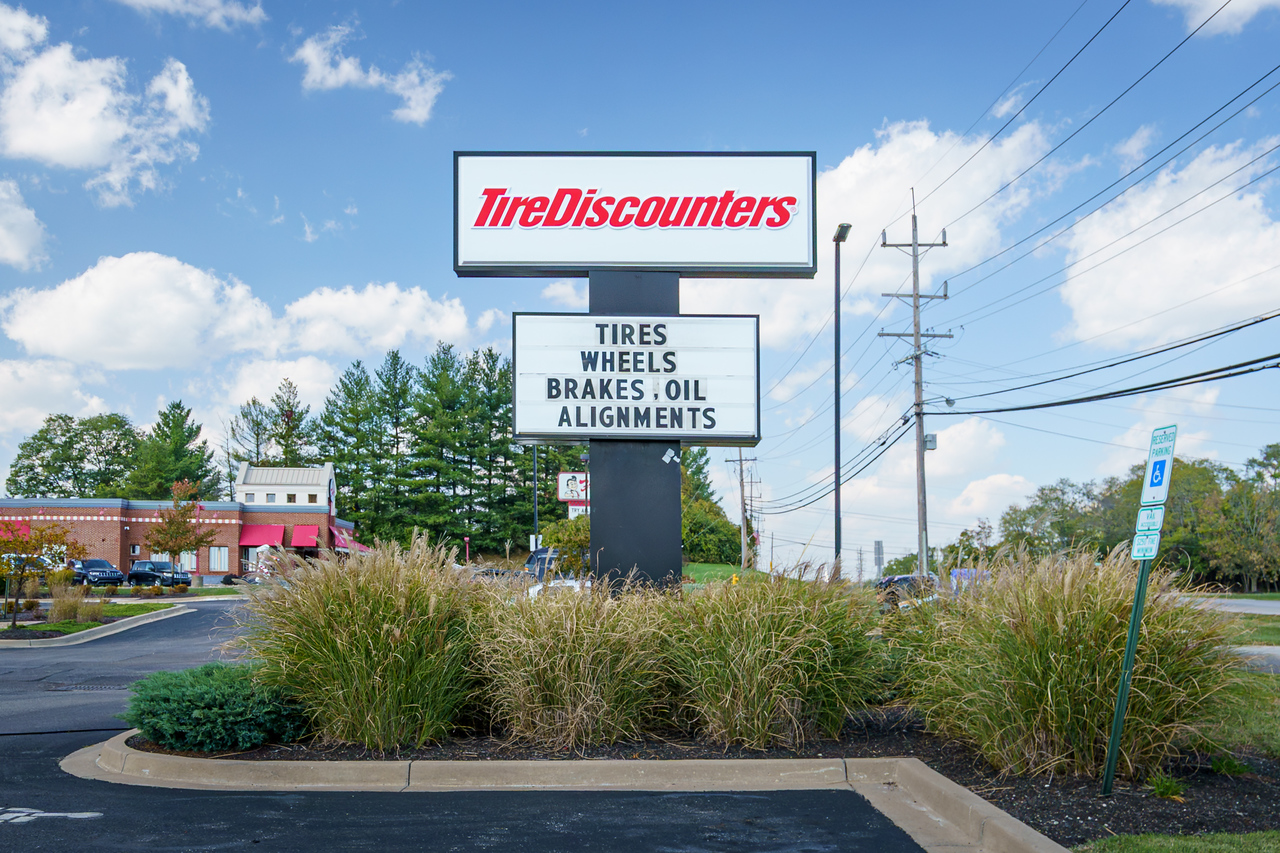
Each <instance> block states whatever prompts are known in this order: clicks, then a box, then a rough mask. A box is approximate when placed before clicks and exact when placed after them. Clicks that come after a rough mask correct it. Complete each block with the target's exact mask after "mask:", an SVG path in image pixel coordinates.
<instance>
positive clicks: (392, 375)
mask: <svg viewBox="0 0 1280 853" xmlns="http://www.w3.org/2000/svg"><path fill="white" fill-rule="evenodd" d="M417 374H418V371H417V369H416V368H415V367H414V366H413V365H412V364H410V363H409V362H407V361H405V360H404V358H403V357H402V356H401V355H400V351H399V350H391V351H390V352H388V353H387V355H386V357H385V358H384V359H383V360H382V366H381V367H379V368H378V370H377V371H376V372H375V374H374V384H373V400H374V407H375V411H376V412H377V421H378V424H379V433H380V434H379V436H378V453H377V457H376V459H375V462H374V477H373V483H374V491H375V504H376V505H377V509H378V518H377V519H376V520H375V524H374V529H375V532H377V533H378V535H380V536H382V537H383V538H385V539H399V540H401V541H407V540H408V537H409V534H410V533H411V532H412V529H413V521H412V516H413V506H412V494H413V491H414V487H413V484H412V483H410V482H409V474H410V470H411V465H410V459H409V455H410V447H411V443H412V442H411V436H412V430H413V424H414V419H415V417H416V414H415V412H414V405H413V398H414V392H415V385H416V383H417Z"/></svg>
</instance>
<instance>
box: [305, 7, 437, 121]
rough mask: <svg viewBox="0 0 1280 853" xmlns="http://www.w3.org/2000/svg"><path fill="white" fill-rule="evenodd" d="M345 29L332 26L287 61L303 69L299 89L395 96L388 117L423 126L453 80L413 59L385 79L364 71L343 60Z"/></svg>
mask: <svg viewBox="0 0 1280 853" xmlns="http://www.w3.org/2000/svg"><path fill="white" fill-rule="evenodd" d="M351 34H352V29H351V27H348V26H332V27H330V28H329V29H328V30H326V31H325V32H323V33H317V34H316V35H313V36H311V37H310V38H308V39H307V40H306V41H304V42H303V43H302V46H301V47H299V48H298V49H297V50H296V51H294V54H293V56H291V57H289V61H290V62H298V63H301V64H302V65H303V66H305V69H306V70H305V71H304V72H303V75H302V88H303V89H304V90H307V91H320V92H324V91H330V90H332V89H342V88H347V87H352V88H357V89H382V90H383V91H386V92H390V93H392V94H394V95H399V96H400V99H401V100H402V101H403V104H402V105H401V106H400V107H398V108H397V109H395V110H393V111H392V113H391V115H392V116H393V117H394V118H395V119H396V120H397V121H402V122H405V123H411V124H417V125H423V124H426V122H427V120H428V119H430V118H431V109H432V107H434V106H435V102H436V99H437V98H438V97H440V93H441V92H443V91H444V84H445V82H446V81H448V80H452V79H453V75H452V74H450V73H449V72H448V71H434V70H432V69H431V68H428V67H427V66H426V65H425V64H424V63H423V62H422V60H421V59H419V58H418V57H414V58H413V59H411V60H409V61H408V62H407V63H405V65H404V67H403V68H402V69H401V70H400V72H399V73H398V74H394V75H388V74H385V73H383V72H382V71H381V70H379V69H378V67H377V66H376V65H370V66H369V68H368V70H367V71H366V70H365V68H364V66H363V64H362V63H361V62H360V59H359V58H358V57H354V56H347V55H346V54H344V53H343V52H342V46H343V44H345V43H346V41H347V40H348V39H350V38H351Z"/></svg>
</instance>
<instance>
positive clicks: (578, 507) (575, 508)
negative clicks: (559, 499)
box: [569, 504, 591, 521]
mask: <svg viewBox="0 0 1280 853" xmlns="http://www.w3.org/2000/svg"><path fill="white" fill-rule="evenodd" d="M590 514H591V513H589V512H587V507H586V505H585V504H569V520H570V521H573V520H574V519H575V518H577V517H578V516H580V515H590Z"/></svg>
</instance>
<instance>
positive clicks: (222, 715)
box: [120, 662, 308, 753]
mask: <svg viewBox="0 0 1280 853" xmlns="http://www.w3.org/2000/svg"><path fill="white" fill-rule="evenodd" d="M120 718H121V719H122V720H124V721H125V722H126V723H128V724H129V725H131V726H134V727H136V728H138V729H139V730H141V732H142V734H143V735H144V736H145V737H146V738H147V740H150V741H151V742H152V743H155V744H157V745H159V746H162V747H164V748H166V749H174V750H183V751H187V750H191V751H195V752H214V753H217V752H234V751H241V750H248V749H255V748H257V747H259V746H262V745H263V744H265V743H288V742H290V741H294V740H297V739H298V738H300V737H302V736H304V735H305V734H306V733H307V730H308V726H307V721H306V717H305V716H304V715H303V714H302V713H301V709H300V708H299V707H298V706H297V705H296V704H294V703H292V702H289V701H287V700H286V699H285V698H284V696H283V693H282V692H281V691H280V690H278V689H274V688H270V687H265V686H262V685H260V684H258V683H257V682H256V681H255V679H254V670H253V667H251V666H245V665H235V666H232V665H227V664H224V663H218V662H214V663H207V664H205V665H204V666H202V667H199V668H197V669H188V670H184V671H182V672H156V673H153V674H151V675H149V676H147V677H146V678H144V679H142V680H141V681H137V682H135V683H134V685H133V694H132V696H131V697H130V699H129V710H128V711H127V712H125V713H124V714H121V715H120Z"/></svg>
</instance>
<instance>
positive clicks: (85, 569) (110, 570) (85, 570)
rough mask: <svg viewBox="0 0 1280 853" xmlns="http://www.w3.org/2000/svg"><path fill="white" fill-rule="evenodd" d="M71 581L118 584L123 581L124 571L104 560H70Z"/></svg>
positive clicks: (108, 584)
mask: <svg viewBox="0 0 1280 853" xmlns="http://www.w3.org/2000/svg"><path fill="white" fill-rule="evenodd" d="M71 571H72V572H73V576H72V579H71V582H72V583H75V584H85V585H86V586H120V585H121V584H122V583H124V572H122V571H120V570H119V569H117V568H116V567H115V566H113V565H111V563H109V562H107V561H106V560H98V559H88V560H72V561H71Z"/></svg>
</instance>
